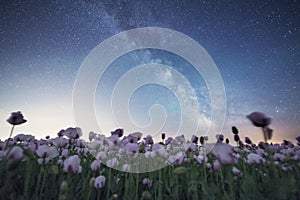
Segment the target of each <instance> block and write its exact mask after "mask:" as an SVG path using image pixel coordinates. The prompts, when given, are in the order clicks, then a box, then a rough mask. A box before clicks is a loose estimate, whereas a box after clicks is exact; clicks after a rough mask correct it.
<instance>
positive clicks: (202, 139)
mask: <svg viewBox="0 0 300 200" xmlns="http://www.w3.org/2000/svg"><path fill="white" fill-rule="evenodd" d="M200 143H201V144H203V143H204V137H203V136H201V137H200Z"/></svg>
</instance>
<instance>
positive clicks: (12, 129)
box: [5, 125, 15, 150]
mask: <svg viewBox="0 0 300 200" xmlns="http://www.w3.org/2000/svg"><path fill="white" fill-rule="evenodd" d="M14 128H15V125H13V126H12V128H11V130H10V134H9V137H8V139H7V141H6V145H5V150H6V149H7V146H8V142H9V138H11V136H12V134H13V132H14Z"/></svg>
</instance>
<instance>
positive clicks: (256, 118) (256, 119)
mask: <svg viewBox="0 0 300 200" xmlns="http://www.w3.org/2000/svg"><path fill="white" fill-rule="evenodd" d="M247 118H248V119H249V120H250V121H251V122H252V123H253V125H254V126H257V127H261V128H262V130H263V133H264V139H265V143H267V141H268V139H271V138H272V133H273V130H272V129H270V128H269V127H268V126H269V125H270V124H271V118H269V117H267V116H266V115H265V114H264V113H261V112H253V113H251V114H250V115H247Z"/></svg>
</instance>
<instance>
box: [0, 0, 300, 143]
mask: <svg viewBox="0 0 300 200" xmlns="http://www.w3.org/2000/svg"><path fill="white" fill-rule="evenodd" d="M139 27H162V28H169V29H173V30H176V31H179V32H181V33H183V34H186V35H187V36H189V37H191V38H193V39H194V40H196V41H197V42H198V43H199V44H201V45H202V46H203V47H204V48H205V50H206V51H207V52H208V53H209V55H210V56H211V57H212V59H213V60H214V62H215V64H216V65H217V67H218V69H219V71H220V74H221V76H222V78H223V81H224V86H225V90H226V96H227V110H226V120H225V125H224V129H223V134H224V135H225V137H229V138H232V133H231V126H233V125H234V126H237V127H238V128H239V129H240V134H241V137H242V138H243V137H245V136H250V137H251V138H253V140H254V141H258V140H262V139H263V137H262V134H261V130H260V129H259V128H257V127H254V126H253V125H252V124H251V122H250V121H249V120H248V119H247V118H246V117H245V116H246V115H247V114H249V113H251V112H254V111H260V112H263V113H266V115H268V116H270V117H272V119H273V120H272V124H271V125H270V127H271V128H272V129H274V137H273V140H272V141H274V142H280V141H281V140H282V139H288V140H292V141H294V138H295V137H296V136H297V135H299V134H300V132H299V129H300V125H299V124H300V90H299V88H300V78H299V77H300V2H297V1H296V0H294V1H289V0H288V1H258V0H254V1H220V0H218V1H178V2H175V1H156V3H154V1H146V0H142V1H116V2H115V3H111V2H110V1H93V0H90V1H79V0H74V1H71V0H65V1H42V0H28V1H15V0H10V1H1V3H0V47H1V48H0V70H1V71H0V100H1V103H0V132H1V135H0V136H1V138H2V139H3V138H6V137H8V135H9V131H10V125H9V124H8V123H7V122H6V119H7V118H8V117H9V115H10V113H11V112H13V111H18V110H20V111H22V113H23V114H24V116H25V118H26V119H27V120H28V122H27V123H26V124H24V125H21V126H19V127H16V130H15V133H19V132H23V133H31V134H34V135H36V136H37V138H39V137H44V136H46V135H51V136H55V135H56V133H57V132H58V131H59V130H60V129H63V128H67V127H69V126H76V125H77V124H76V123H75V121H74V119H73V108H72V92H73V85H74V82H75V79H76V74H77V72H78V70H79V68H80V66H81V64H82V62H83V61H84V59H85V58H86V57H87V55H88V54H89V53H90V52H91V51H92V50H93V49H94V48H95V47H96V46H97V45H98V44H100V43H101V42H103V41H104V40H105V39H108V38H109V37H111V36H113V35H115V34H117V33H120V32H122V31H126V30H129V29H133V28H139ZM145 63H163V64H169V65H170V66H172V67H173V68H174V69H176V70H177V71H179V72H180V73H181V74H182V75H184V76H185V78H186V79H187V80H189V81H190V84H191V86H192V88H193V89H194V92H195V94H196V95H197V100H198V101H199V104H200V105H199V112H202V113H204V116H209V111H210V108H209V95H208V91H207V88H206V87H205V83H204V82H203V79H202V78H201V76H196V75H195V73H194V71H193V70H192V68H191V66H189V64H188V63H187V62H186V61H184V60H183V59H181V58H179V57H178V56H176V55H172V54H170V53H168V52H161V51H160V50H153V49H152V50H151V49H150V50H144V51H143V50H141V51H136V52H132V53H129V54H128V55H127V56H124V57H122V58H119V59H118V60H116V61H115V62H114V63H112V65H111V66H110V67H109V68H108V70H107V72H106V74H105V76H104V77H103V79H102V80H101V81H100V82H99V86H98V88H97V91H96V94H95V102H96V103H95V113H96V115H97V116H98V120H99V123H100V124H102V125H101V126H102V127H101V128H102V129H101V130H102V131H103V132H104V133H109V130H112V129H115V128H116V127H114V126H112V125H111V124H109V123H106V122H105V115H106V114H107V112H109V110H108V108H107V107H103V104H101V102H102V100H101V99H102V98H104V97H105V96H106V95H108V93H109V91H110V90H111V89H112V88H113V85H114V84H115V83H116V82H117V81H118V80H119V79H120V77H121V76H122V74H124V73H126V70H129V69H130V68H132V67H133V66H137V65H140V64H145ZM164 72H165V73H167V72H166V71H164ZM162 75H164V74H163V73H162ZM101 84H102V85H101ZM154 103H155V104H162V105H164V106H165V111H166V112H167V113H168V117H170V118H171V120H170V122H169V123H167V124H166V127H165V129H164V130H163V131H165V132H167V133H168V134H169V135H171V133H172V131H173V129H176V127H177V126H178V123H177V122H178V115H177V114H178V112H180V109H179V108H178V102H177V101H176V97H175V96H174V94H172V93H171V92H170V91H169V90H168V89H167V88H163V87H160V86H157V85H152V86H151V85H149V86H145V87H142V88H139V90H137V91H136V92H135V93H134V95H133V96H132V99H131V100H130V108H131V111H130V112H131V114H132V117H133V119H134V120H135V122H136V123H139V124H142V125H145V124H147V123H148V122H149V118H148V117H149V116H148V114H147V112H148V109H149V107H151V105H152V104H154ZM205 119H209V117H207V118H205ZM87 120H88V119H87ZM84 131H85V134H86V133H87V131H99V130H84ZM125 131H126V130H125ZM127 131H133V130H127ZM136 131H139V130H136ZM146 134H151V133H146ZM199 134H201V133H199Z"/></svg>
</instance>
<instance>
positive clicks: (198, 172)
mask: <svg viewBox="0 0 300 200" xmlns="http://www.w3.org/2000/svg"><path fill="white" fill-rule="evenodd" d="M247 117H248V118H249V120H251V121H252V122H253V124H254V125H255V126H257V127H259V128H262V131H263V135H264V139H265V141H264V142H260V143H259V144H254V143H253V142H252V141H251V138H249V137H246V138H245V139H241V138H240V136H239V131H238V128H236V127H232V133H233V134H232V138H224V136H223V135H221V134H219V135H217V136H216V142H215V143H214V144H210V143H208V138H207V136H200V135H193V136H192V137H191V138H185V136H183V135H181V136H176V137H168V135H167V134H165V133H162V134H161V140H160V141H158V142H157V141H154V139H153V138H152V137H151V136H143V135H142V133H139V132H135V133H129V134H125V133H124V130H122V129H116V130H115V131H112V132H111V135H110V136H105V135H101V134H97V133H94V132H90V133H89V140H88V141H84V140H83V139H81V137H82V132H81V129H80V128H67V129H65V130H61V131H60V132H59V133H58V134H57V137H53V138H51V137H47V138H45V139H36V138H35V137H34V136H33V135H26V134H17V135H15V136H14V135H13V130H14V126H16V125H20V124H22V123H25V122H26V120H25V119H24V117H23V115H22V114H21V113H20V112H15V113H12V115H11V116H10V118H9V119H8V120H7V121H8V122H9V123H10V124H12V131H11V133H10V136H9V138H8V139H7V140H4V141H0V199H60V200H63V199H300V189H299V188H300V136H298V137H297V138H295V140H294V141H287V140H284V141H283V142H282V143H281V144H273V143H268V139H271V137H272V131H271V129H270V128H269V125H270V123H271V121H270V119H268V118H267V117H266V116H265V115H263V114H262V113H258V112H256V113H254V114H253V113H252V114H251V115H248V116H247ZM230 141H234V143H235V145H232V144H231V143H230ZM154 169H157V170H154Z"/></svg>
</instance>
